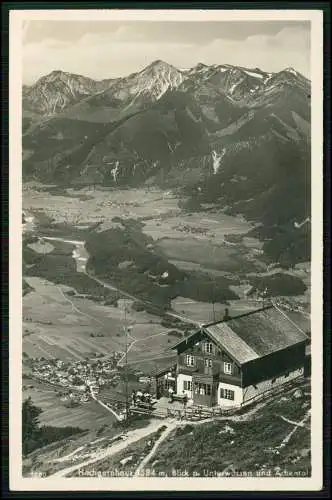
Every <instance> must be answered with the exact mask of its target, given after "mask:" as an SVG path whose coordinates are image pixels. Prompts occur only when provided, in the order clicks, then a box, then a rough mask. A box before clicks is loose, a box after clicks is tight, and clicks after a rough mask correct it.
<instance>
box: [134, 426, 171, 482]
mask: <svg viewBox="0 0 332 500" xmlns="http://www.w3.org/2000/svg"><path fill="white" fill-rule="evenodd" d="M165 425H166V426H167V428H166V429H165V431H164V432H163V433H162V435H161V436H160V437H159V439H157V441H156V442H155V444H154V445H153V448H152V450H151V451H150V452H149V453H148V454H147V455H146V457H145V458H143V460H142V462H141V463H140V464H139V466H138V467H137V469H136V470H135V472H134V477H137V476H140V475H141V472H142V471H144V468H145V466H146V465H147V464H148V463H149V462H150V460H151V459H152V458H153V457H154V455H155V453H156V451H157V450H158V448H159V446H160V445H161V443H162V442H163V441H165V439H167V437H168V436H169V434H170V433H171V432H172V431H173V430H174V429H175V428H176V427H178V426H179V423H178V422H168V423H167V424H165ZM143 475H144V474H143Z"/></svg>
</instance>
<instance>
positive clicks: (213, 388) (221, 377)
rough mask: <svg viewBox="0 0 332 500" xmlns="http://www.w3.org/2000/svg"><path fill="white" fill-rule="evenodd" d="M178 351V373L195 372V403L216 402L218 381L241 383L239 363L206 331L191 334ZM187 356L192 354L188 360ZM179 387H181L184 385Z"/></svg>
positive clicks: (192, 373) (192, 374)
mask: <svg viewBox="0 0 332 500" xmlns="http://www.w3.org/2000/svg"><path fill="white" fill-rule="evenodd" d="M207 345H208V347H207ZM177 352H178V356H177V368H176V370H177V373H182V374H187V375H191V376H192V383H193V400H194V403H195V404H199V405H204V406H213V405H215V404H217V391H218V385H219V382H225V383H226V384H231V385H236V386H239V387H241V385H242V374H241V367H240V365H239V364H238V363H237V362H236V360H235V359H234V358H232V357H231V356H230V355H229V354H228V353H226V352H225V350H224V349H222V348H221V347H220V346H217V345H216V343H215V342H213V341H212V340H211V339H210V338H209V337H208V336H207V335H206V334H205V333H204V332H198V333H197V334H196V335H193V336H192V337H190V338H189V339H188V341H187V343H186V344H181V345H180V346H179V348H178V349H177ZM188 356H192V359H190V362H189V363H188ZM192 363H193V364H192ZM225 363H227V370H225ZM203 387H204V392H205V394H201V390H200V389H201V388H203ZM178 389H179V390H180V391H181V389H182V388H178Z"/></svg>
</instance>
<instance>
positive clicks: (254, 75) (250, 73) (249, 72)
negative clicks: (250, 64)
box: [243, 69, 264, 79]
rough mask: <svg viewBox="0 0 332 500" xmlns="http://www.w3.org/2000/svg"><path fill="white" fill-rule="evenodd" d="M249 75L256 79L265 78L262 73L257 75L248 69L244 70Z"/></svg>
mask: <svg viewBox="0 0 332 500" xmlns="http://www.w3.org/2000/svg"><path fill="white" fill-rule="evenodd" d="M243 71H244V72H245V73H246V74H247V75H249V76H253V77H254V78H262V79H263V78H264V75H262V74H261V73H255V72H254V71H249V70H248V69H245V70H243Z"/></svg>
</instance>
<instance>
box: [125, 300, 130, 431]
mask: <svg viewBox="0 0 332 500" xmlns="http://www.w3.org/2000/svg"><path fill="white" fill-rule="evenodd" d="M125 300H126V299H124V301H125ZM124 304H125V306H124V333H125V397H126V425H127V424H128V417H129V395H128V327H127V304H126V302H125V303H124Z"/></svg>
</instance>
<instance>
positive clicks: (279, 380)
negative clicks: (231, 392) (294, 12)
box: [242, 366, 304, 403]
mask: <svg viewBox="0 0 332 500" xmlns="http://www.w3.org/2000/svg"><path fill="white" fill-rule="evenodd" d="M303 373H304V366H302V367H300V368H297V369H296V370H293V371H290V372H285V374H284V375H281V376H279V377H275V378H270V379H268V380H263V381H261V382H258V383H257V384H255V385H250V386H248V387H245V388H243V389H242V391H243V403H246V402H248V401H250V400H251V399H253V398H255V397H257V396H259V395H260V394H263V393H264V392H266V391H271V390H273V389H276V388H277V387H280V386H281V385H283V384H286V383H287V382H290V381H291V380H295V379H296V378H298V377H301V376H303Z"/></svg>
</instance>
